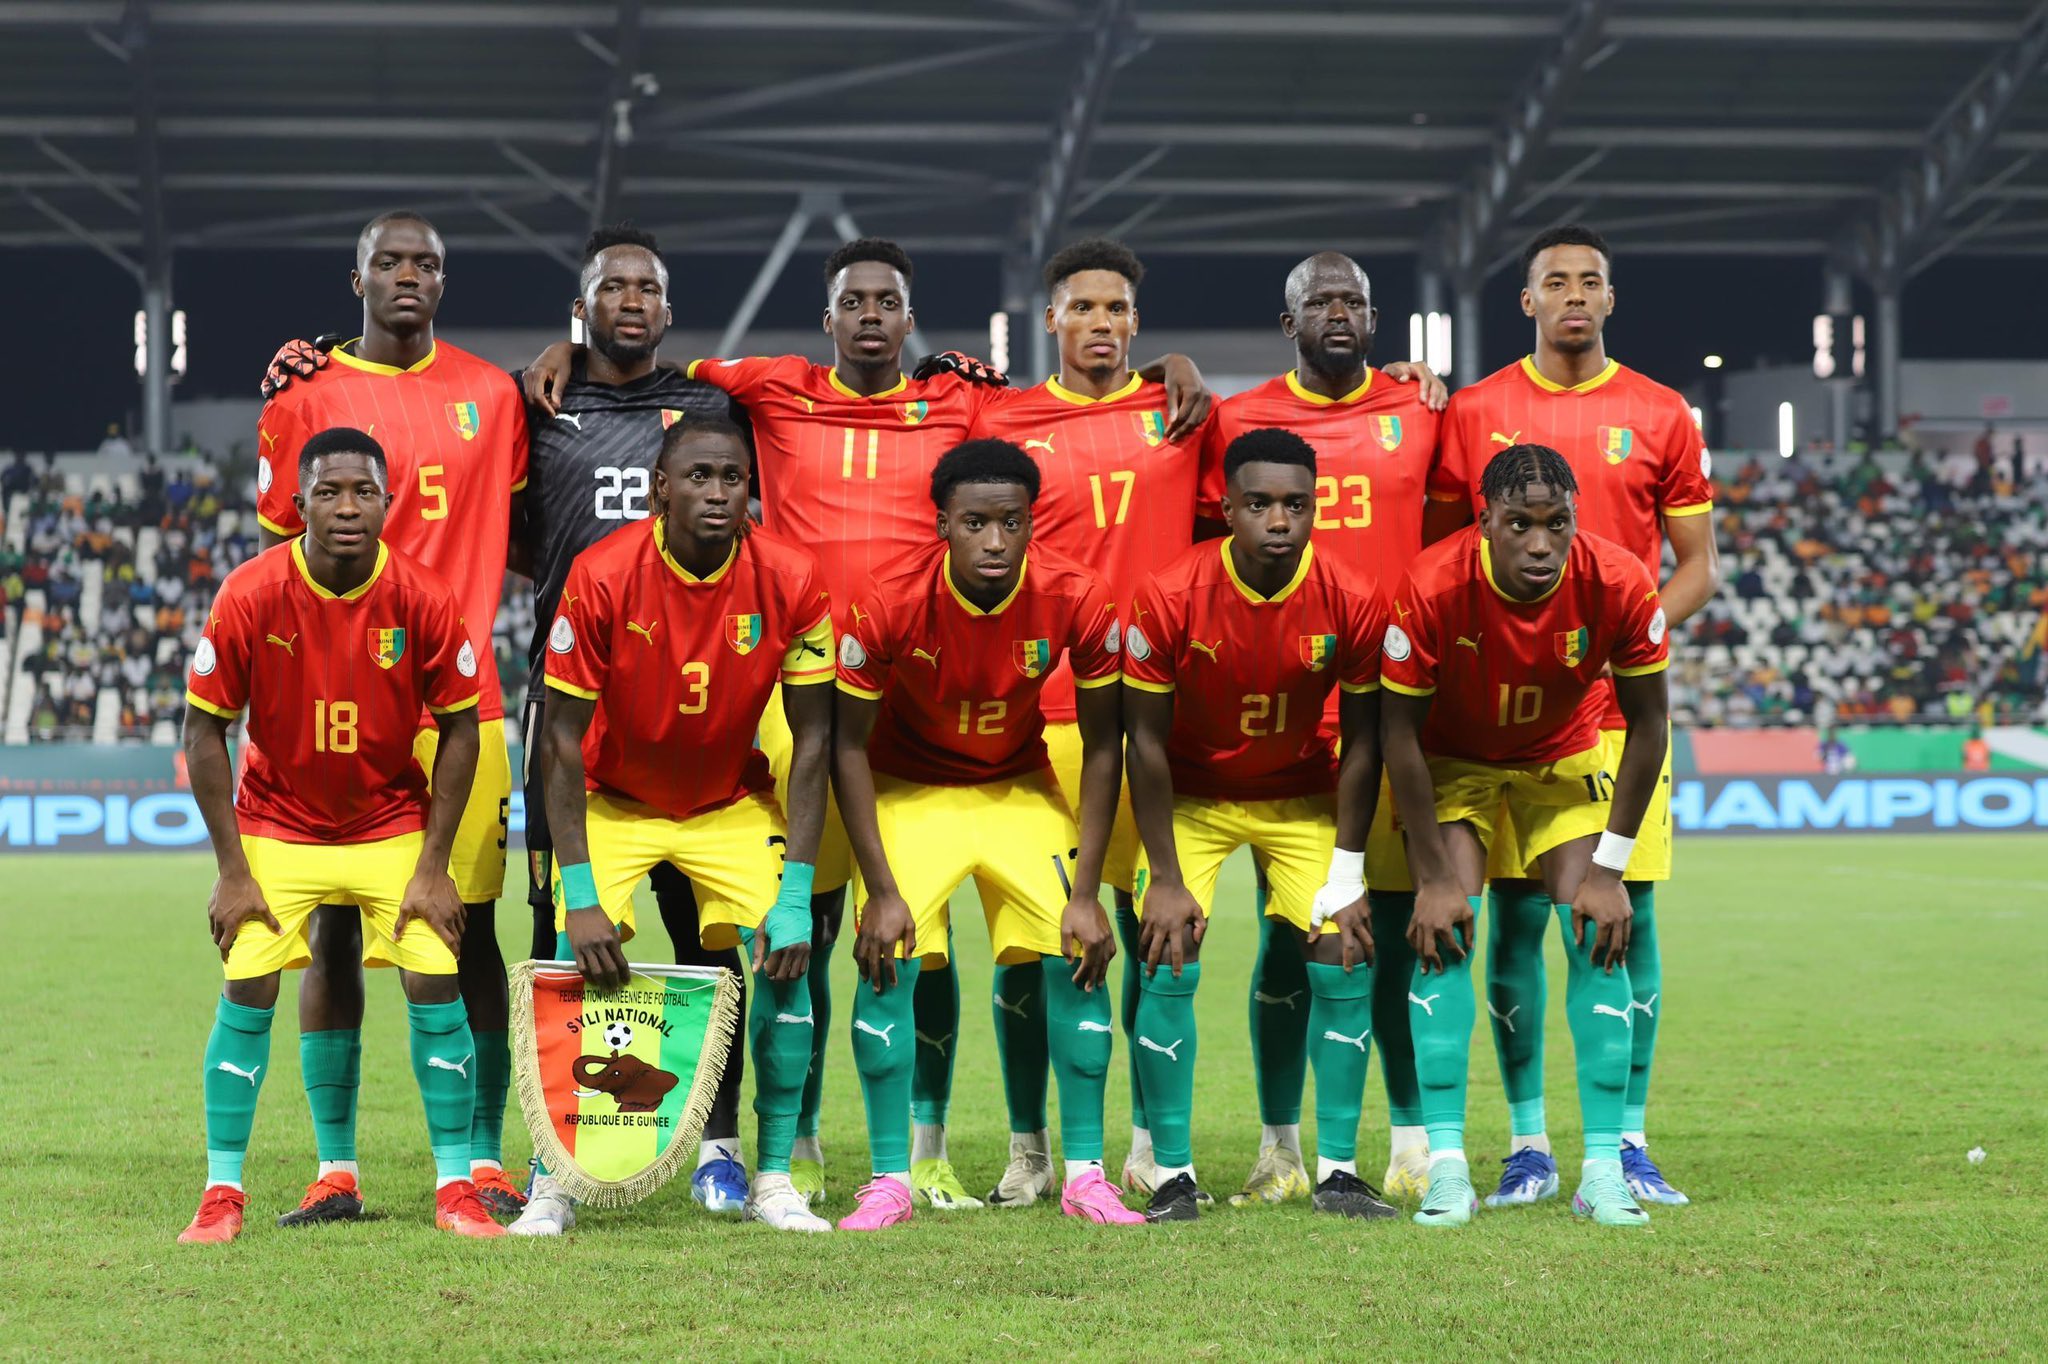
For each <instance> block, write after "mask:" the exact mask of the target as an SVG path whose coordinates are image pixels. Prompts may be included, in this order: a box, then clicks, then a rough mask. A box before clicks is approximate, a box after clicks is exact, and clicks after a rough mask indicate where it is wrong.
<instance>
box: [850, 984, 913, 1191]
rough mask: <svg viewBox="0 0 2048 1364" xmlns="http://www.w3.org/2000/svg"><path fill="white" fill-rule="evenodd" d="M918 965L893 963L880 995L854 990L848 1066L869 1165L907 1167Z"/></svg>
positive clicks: (876, 1168)
mask: <svg viewBox="0 0 2048 1364" xmlns="http://www.w3.org/2000/svg"><path fill="white" fill-rule="evenodd" d="M918 975H919V971H918V963H917V961H916V960H915V959H911V960H908V961H899V962H897V963H896V984H895V985H894V986H892V987H890V988H889V989H887V990H884V991H883V992H882V993H880V994H876V993H875V990H874V987H873V986H872V985H870V984H868V983H867V982H866V981H862V982H861V983H860V985H859V986H858V987H857V988H856V989H855V990H854V992H853V1064H854V1066H855V1067H856V1068H857V1069H858V1070H859V1071H860V1092H861V1098H862V1099H863V1100H865V1101H866V1106H867V1114H868V1167H869V1168H870V1169H871V1170H873V1171H874V1172H875V1173H876V1174H883V1173H886V1172H888V1171H890V1170H908V1169H909V1168H910V1107H911V1104H910V1086H911V1072H912V1071H913V1070H914V1069H916V1062H915V1050H916V1042H915V1040H914V1039H913V1038H912V1037H911V1032H912V1030H913V1029H914V1028H915V1027H916V1023H915V1021H914V1016H915V1014H916V1007H915V1005H914V1004H913V1003H912V999H913V996H915V995H916V993H917V978H918Z"/></svg>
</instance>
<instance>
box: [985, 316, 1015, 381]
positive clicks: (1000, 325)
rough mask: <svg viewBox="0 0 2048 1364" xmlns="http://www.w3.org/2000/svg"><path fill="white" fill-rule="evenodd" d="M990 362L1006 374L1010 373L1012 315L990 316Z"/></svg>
mask: <svg viewBox="0 0 2048 1364" xmlns="http://www.w3.org/2000/svg"><path fill="white" fill-rule="evenodd" d="M988 362H989V364H991V365H993V366H995V367H996V368H997V369H999V370H1002V371H1003V372H1004V373H1005V374H1007V373H1009V372H1010V315H1009V314H1008V313H1006V312H1000V311H999V312H993V313H990V314H989V315H988Z"/></svg>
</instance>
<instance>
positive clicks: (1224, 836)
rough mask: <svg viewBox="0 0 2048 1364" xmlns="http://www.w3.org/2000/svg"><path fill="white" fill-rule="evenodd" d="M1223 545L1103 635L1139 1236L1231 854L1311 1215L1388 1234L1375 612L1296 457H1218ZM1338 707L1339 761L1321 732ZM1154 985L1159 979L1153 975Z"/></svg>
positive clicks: (1248, 437) (1187, 1182) (1184, 1215)
mask: <svg viewBox="0 0 2048 1364" xmlns="http://www.w3.org/2000/svg"><path fill="white" fill-rule="evenodd" d="M1223 469H1224V491H1223V494H1222V498H1221V501H1220V504H1219V509H1220V510H1221V511H1222V512H1223V515H1224V517H1225V518H1226V520H1227V522H1228V524H1229V526H1230V536H1229V538H1228V539H1225V540H1221V541H1217V542H1214V543H1205V544H1202V545H1198V546H1196V547H1194V548H1193V549H1190V550H1187V551H1184V552H1183V553H1182V554H1181V555H1180V556H1178V557H1177V558H1175V559H1174V560H1173V561H1171V562H1170V563H1168V564H1167V565H1166V566H1165V567H1163V568H1161V569H1160V570H1159V571H1158V572H1157V573H1155V574H1154V575H1152V577H1151V578H1150V580H1149V581H1148V582H1147V583H1146V585H1145V587H1144V589H1143V590H1142V591H1141V592H1140V593H1139V594H1138V597H1137V601H1136V604H1135V605H1134V606H1133V607H1132V610H1131V619H1130V624H1129V627H1128V628H1127V629H1126V630H1125V632H1124V656H1125V668H1126V670H1127V671H1126V674H1125V680H1124V708H1125V713H1126V722H1125V723H1126V728H1127V730H1128V732H1129V735H1130V739H1129V746H1128V747H1129V762H1130V780H1131V804H1132V807H1133V809H1134V810H1135V812H1136V814H1137V821H1138V831H1139V833H1140V834H1141V835H1142V836H1143V839H1144V845H1145V856H1144V861H1143V863H1142V864H1141V866H1140V868H1139V882H1140V887H1139V889H1140V895H1139V902H1138V913H1139V916H1140V921H1141V924H1142V932H1141V936H1140V940H1139V941H1140V947H1141V949H1142V951H1143V952H1144V955H1145V971H1144V973H1143V975H1142V976H1141V978H1140V993H1139V998H1138V1017H1137V1027H1136V1036H1137V1050H1136V1051H1135V1052H1134V1053H1133V1057H1132V1063H1133V1064H1134V1065H1135V1066H1137V1067H1139V1069H1140V1070H1141V1072H1142V1077H1141V1078H1142V1083H1143V1086H1144V1091H1145V1111H1146V1114H1147V1116H1148V1117H1149V1118H1150V1119H1151V1121H1152V1141H1153V1149H1154V1152H1155V1160H1156V1162H1157V1166H1158V1184H1157V1187H1156V1188H1155V1190H1154V1192H1153V1194H1152V1200H1151V1204H1150V1206H1149V1207H1148V1208H1147V1209H1146V1213H1145V1215H1146V1217H1147V1218H1149V1219H1151V1220H1153V1221H1159V1222H1172V1221H1186V1220H1189V1219H1192V1218H1194V1217H1196V1216H1197V1215H1198V1213H1199V1208H1198V1204H1197V1200H1196V1196H1195V1189H1196V1185H1195V1169H1194V1153H1193V1149H1192V1147H1191V1145H1190V1141H1189V1125H1190V1121H1191V1119H1192V1116H1193V1112H1194V1098H1195V1054H1196V1036H1195V1034H1196V1026H1195V990H1196V987H1197V986H1198V985H1199V984H1200V983H1201V978H1202V963H1201V945H1202V939H1203V936H1204V933H1205V932H1206V929H1207V920H1208V914H1209V906H1210V902H1211V900H1212V899H1213V898H1214V895H1215V892H1216V876H1217V873H1218V872H1219V871H1220V870H1221V869H1222V866H1223V862H1224V859H1225V858H1227V857H1228V856H1229V855H1230V854H1231V853H1233V852H1235V851H1236V850H1237V849H1238V848H1240V847H1245V846H1249V847H1250V848H1251V849H1252V855H1253V857H1254V858H1255V859H1256V860H1257V861H1258V862H1259V863H1260V864H1261V865H1262V866H1263V867H1264V869H1265V874H1266V877H1267V880H1268V883H1269V884H1270V885H1271V887H1272V893H1271V895H1270V896H1269V897H1268V898H1267V901H1266V911H1265V912H1266V913H1267V914H1268V915H1272V916H1275V917H1278V918H1282V919H1285V920H1286V921H1287V922H1288V923H1289V924H1290V925H1291V926H1292V928H1293V930H1294V932H1295V933H1296V935H1297V936H1301V937H1305V938H1307V939H1309V940H1310V944H1309V946H1308V947H1307V953H1308V963H1307V976H1308V988H1309V990H1310V991H1311V995H1312V997H1311V1001H1310V1005H1309V1009H1308V1014H1309V1027H1310V1031H1311V1032H1312V1033H1314V1035H1315V1038H1316V1041H1315V1042H1314V1043H1313V1051H1314V1059H1315V1067H1316V1154H1317V1166H1318V1169H1317V1180H1318V1184H1317V1187H1316V1191H1315V1201H1314V1205H1315V1207H1316V1208H1317V1210H1319V1211H1323V1212H1331V1213H1340V1214H1345V1215H1349V1216H1353V1217H1392V1216H1393V1215H1394V1210H1393V1208H1391V1207H1389V1206H1388V1205H1387V1204H1386V1203H1385V1202H1384V1201H1382V1200H1381V1198H1380V1197H1379V1194H1378V1191H1377V1190H1375V1189H1374V1188H1373V1187H1372V1186H1371V1185H1369V1184H1367V1183H1366V1182H1365V1181H1364V1180H1362V1179H1360V1178H1359V1177H1358V1167H1357V1145H1358V1114H1359V1107H1360V1105H1361V1104H1362V1103H1363V1101H1364V1092H1365V1063H1366V1044H1367V1040H1368V1038H1369V1037H1370V1036H1371V1033H1372V1000H1371V989H1370V981H1371V977H1370V973H1369V972H1366V971H1354V969H1353V968H1354V967H1355V966H1358V965H1361V964H1364V963H1367V962H1370V960H1371V959H1372V954H1373V943H1372V933H1371V928H1370V926H1369V924H1368V922H1367V919H1368V911H1367V907H1366V904H1365V873H1364V868H1365V835H1366V830H1367V829H1368V828H1369V827H1371V824H1372V811H1373V805H1374V803H1375V801H1376V799H1377V798H1378V795H1379V766H1380V760H1379V743H1378V739H1377V734H1376V731H1377V728H1378V704H1377V698H1376V696H1375V692H1376V691H1377V690H1378V685H1379V678H1378V674H1379V667H1378V659H1379V640H1380V636H1381V633H1382V630H1383V616H1382V607H1381V606H1380V605H1379V603H1378V589H1377V585H1376V584H1375V583H1374V582H1373V580H1372V579H1371V578H1370V577H1369V576H1367V575H1366V573H1365V572H1364V570H1363V569H1361V568H1359V567H1358V566H1357V565H1356V564H1354V563H1352V562H1349V561H1347V560H1345V559H1344V558H1341V557H1339V556H1337V555H1323V554H1318V553H1317V552H1316V550H1317V546H1316V545H1315V544H1313V543H1312V542H1311V540H1310V535H1311V532H1312V530H1313V528H1314V524H1315V517H1316V480H1317V465H1316V452H1315V450H1314V449H1313V448H1311V447H1310V445H1309V444H1308V442H1307V441H1304V440H1303V439H1302V438H1301V437H1300V436H1297V435H1295V434H1294V433H1293V432H1290V431H1281V430H1275V429H1266V430H1257V431H1248V432H1246V433H1244V434H1243V435H1241V436H1239V437H1238V438H1237V439H1236V440H1234V441H1232V442H1231V444H1230V448H1229V449H1228V450H1227V451H1226V452H1225V454H1224V459H1223ZM1333 691H1334V692H1339V693H1341V695H1342V700H1341V701H1340V702H1339V714H1340V732H1341V737H1342V741H1343V757H1342V760H1341V763H1340V760H1339V758H1338V755H1337V749H1336V744H1335V743H1334V742H1333V741H1332V738H1331V736H1330V735H1329V734H1328V733H1326V732H1325V731H1324V730H1323V726H1322V720H1323V712H1324V708H1325V706H1326V704H1327V702H1328V699H1329V695H1330V693H1331V692H1333ZM1161 966H1165V967H1166V968H1167V969H1165V970H1161V969H1159V968H1160V967H1161Z"/></svg>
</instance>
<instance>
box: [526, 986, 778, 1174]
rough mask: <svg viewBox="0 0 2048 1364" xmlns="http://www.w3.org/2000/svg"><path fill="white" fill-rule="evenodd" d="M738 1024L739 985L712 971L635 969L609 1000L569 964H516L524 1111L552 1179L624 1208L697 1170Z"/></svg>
mask: <svg viewBox="0 0 2048 1364" xmlns="http://www.w3.org/2000/svg"><path fill="white" fill-rule="evenodd" d="M739 1015H740V1007H739V979H738V977H736V976H734V975H733V974H732V972H730V971H727V970H724V969H722V968H719V967H706V966H637V965H636V966H634V967H633V973H632V975H630V976H629V977H627V980H626V984H625V987H624V988H623V989H621V990H619V991H617V992H616V993H612V994H605V993H603V992H601V991H599V990H597V989H595V988H594V987H592V986H590V985H589V984H588V983H587V982H586V981H585V980H584V979H583V977H582V975H581V974H580V973H579V972H578V971H577V970H576V968H575V967H574V966H573V965H569V964H567V963H564V962H547V961H523V962H520V963H519V964H518V965H516V966H514V967H513V968H512V1063H513V1069H514V1072H515V1074H516V1076H517V1080H518V1087H519V1106H520V1109H521V1110H522V1111H523V1112H524V1113H525V1115H526V1125H527V1128H528V1129H529V1130H530V1131H531V1132H532V1134H533V1149H534V1153H535V1154H536V1155H538V1156H539V1157H540V1158H541V1160H542V1161H543V1162H545V1163H546V1165H547V1168H548V1173H549V1174H550V1175H553V1176H554V1177H555V1178H556V1179H558V1180H560V1181H561V1182H562V1184H563V1186H564V1187H566V1188H567V1189H568V1191H569V1193H570V1194H571V1195H572V1196H573V1197H575V1198H578V1199H580V1200H582V1201H583V1202H585V1203H589V1204H592V1205H594V1206H596V1207H600V1208H622V1207H625V1206H626V1205H627V1204H629V1203H637V1202H639V1201H640V1200H641V1199H643V1198H645V1197H647V1195H649V1194H651V1193H653V1192H654V1191H655V1190H656V1189H658V1188H660V1187H661V1186H662V1185H663V1184H665V1183H667V1182H668V1180H669V1178H670V1177H671V1176H672V1175H674V1174H675V1172H676V1171H677V1170H679V1169H689V1168H693V1167H694V1166H695V1164H696V1160H697V1140H698V1138H699V1137H700V1136H702V1135H703V1132H704V1120H705V1118H706V1117H707V1116H708V1115H709V1114H710V1112H711V1104H712V1100H713V1098H714V1097H715V1096H716V1094H717V1092H718V1077H719V1076H720V1074H722V1073H723V1072H724V1070H725V1061H726V1056H727V1054H728V1053H729V1052H730V1051H731V1049H732V1047H733V1045H734V1041H733V1038H734V1034H735V1033H736V1032H737V1030H738V1024H739Z"/></svg>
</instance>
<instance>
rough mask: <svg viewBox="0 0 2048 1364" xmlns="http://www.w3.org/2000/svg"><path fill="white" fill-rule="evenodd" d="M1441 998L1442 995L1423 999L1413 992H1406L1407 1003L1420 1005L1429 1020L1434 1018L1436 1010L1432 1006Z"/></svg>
mask: <svg viewBox="0 0 2048 1364" xmlns="http://www.w3.org/2000/svg"><path fill="white" fill-rule="evenodd" d="M1442 998H1443V996H1442V995H1431V996H1430V997H1429V998H1428V999H1424V998H1423V997H1422V996H1421V995H1418V994H1416V993H1415V992H1414V991H1413V990H1410V991H1409V992H1408V1002H1409V1003H1410V1004H1420V1005H1421V1006H1422V1012H1424V1013H1426V1014H1428V1015H1429V1016H1430V1017H1431V1018H1435V1017H1436V1009H1435V1007H1434V1006H1435V1004H1436V1002H1437V1001H1438V1000H1439V999H1442Z"/></svg>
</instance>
